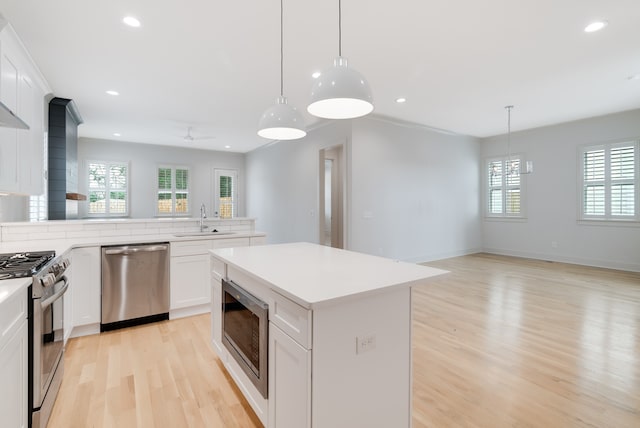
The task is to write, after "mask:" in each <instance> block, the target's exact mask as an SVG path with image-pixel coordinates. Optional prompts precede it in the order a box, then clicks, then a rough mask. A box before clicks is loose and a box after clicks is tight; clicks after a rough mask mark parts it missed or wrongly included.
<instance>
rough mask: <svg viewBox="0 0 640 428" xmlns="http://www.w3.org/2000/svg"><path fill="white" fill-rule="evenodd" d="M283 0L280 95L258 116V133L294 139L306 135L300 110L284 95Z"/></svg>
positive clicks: (273, 137) (275, 138)
mask: <svg viewBox="0 0 640 428" xmlns="http://www.w3.org/2000/svg"><path fill="white" fill-rule="evenodd" d="M282 2H283V0H280V96H279V97H278V98H277V99H276V104H275V105H274V106H271V107H269V108H268V109H267V110H266V111H265V112H264V114H263V115H262V117H261V118H260V123H259V129H258V135H259V136H261V137H263V138H268V139H270V140H296V139H298V138H302V137H304V136H305V135H307V131H305V129H304V120H303V118H302V115H301V114H300V112H299V111H298V110H297V109H296V108H295V107H293V106H291V105H289V104H288V103H287V98H286V97H285V96H284V77H283V75H284V47H283V46H284V42H283V32H284V31H283V27H284V24H283V6H282Z"/></svg>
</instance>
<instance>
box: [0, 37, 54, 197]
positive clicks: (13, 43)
mask: <svg viewBox="0 0 640 428" xmlns="http://www.w3.org/2000/svg"><path fill="white" fill-rule="evenodd" d="M47 92H49V90H48V87H47V84H46V82H45V81H44V79H43V78H42V76H41V75H40V73H39V71H38V68H37V66H36V65H35V64H33V62H32V61H31V59H30V56H29V54H28V53H27V52H26V51H25V50H24V47H23V45H22V44H21V43H20V40H19V39H18V36H17V35H16V34H15V32H14V31H13V29H12V28H11V26H10V25H7V26H6V27H5V28H4V29H3V30H2V31H1V32H0V101H1V102H2V103H3V104H4V105H5V106H6V107H7V108H9V109H10V110H11V111H13V112H14V113H15V114H16V115H17V116H18V117H19V118H20V119H22V120H23V121H24V122H25V123H26V124H27V125H28V126H29V129H14V128H6V127H0V192H7V193H18V194H25V195H39V194H41V193H42V192H43V176H44V159H43V156H44V115H45V109H44V97H45V94H46V93H47Z"/></svg>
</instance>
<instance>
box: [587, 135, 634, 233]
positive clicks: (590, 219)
mask: <svg viewBox="0 0 640 428" xmlns="http://www.w3.org/2000/svg"><path fill="white" fill-rule="evenodd" d="M629 144H631V145H632V146H633V147H634V155H635V157H634V179H633V184H634V215H633V216H623V215H612V214H611V183H612V178H611V149H615V148H617V147H623V146H628V145H629ZM593 150H604V151H605V155H604V161H605V177H604V188H605V213H604V214H603V215H599V214H585V213H584V202H585V201H584V186H585V181H584V154H585V153H586V152H587V151H593ZM577 162H578V165H577V168H576V169H577V175H578V177H577V184H578V186H577V187H578V189H577V193H578V217H577V218H578V223H581V224H598V223H600V224H607V223H609V224H615V223H617V224H622V223H638V222H640V138H637V137H636V138H625V139H620V140H615V141H608V142H601V143H595V144H594V143H588V144H582V145H580V146H578V150H577Z"/></svg>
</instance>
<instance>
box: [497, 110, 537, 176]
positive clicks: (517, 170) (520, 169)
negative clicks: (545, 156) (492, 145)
mask: <svg viewBox="0 0 640 428" xmlns="http://www.w3.org/2000/svg"><path fill="white" fill-rule="evenodd" d="M504 108H505V109H506V110H507V162H506V165H505V166H506V168H505V174H506V175H507V176H509V175H521V174H531V173H532V172H533V162H532V161H526V162H525V161H523V159H519V160H518V163H517V166H516V167H514V166H513V163H512V162H511V110H512V109H513V106H505V107H504Z"/></svg>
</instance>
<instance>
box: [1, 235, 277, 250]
mask: <svg viewBox="0 0 640 428" xmlns="http://www.w3.org/2000/svg"><path fill="white" fill-rule="evenodd" d="M178 234H182V233H178ZM258 236H266V234H265V233H263V232H233V233H223V234H220V235H216V234H215V233H210V234H206V235H191V236H175V235H174V234H171V233H166V234H155V235H139V236H136V235H127V236H113V237H111V236H110V237H100V236H96V237H95V238H69V239H43V240H34V241H25V242H0V253H12V252H22V251H48V250H55V252H56V255H59V254H62V253H64V252H65V251H67V250H69V249H71V248H75V247H95V246H103V245H124V244H147V243H148V244H152V243H156V242H179V241H200V240H209V239H235V238H251V237H258Z"/></svg>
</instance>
